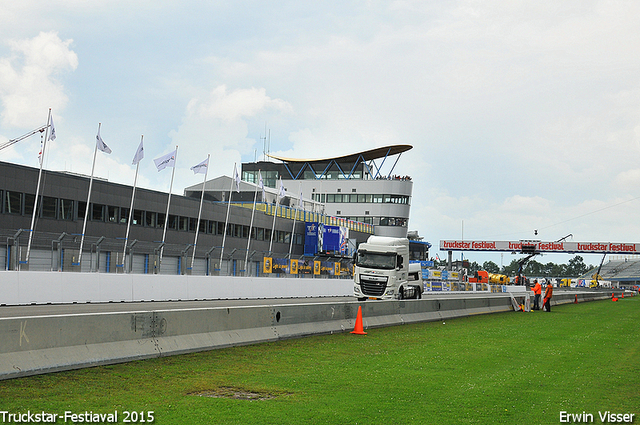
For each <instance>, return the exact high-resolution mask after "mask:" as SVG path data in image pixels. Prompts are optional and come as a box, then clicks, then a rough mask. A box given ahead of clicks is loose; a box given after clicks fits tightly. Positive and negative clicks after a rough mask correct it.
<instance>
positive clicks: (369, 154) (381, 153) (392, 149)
mask: <svg viewBox="0 0 640 425" xmlns="http://www.w3.org/2000/svg"><path fill="white" fill-rule="evenodd" d="M409 149H413V146H411V145H391V146H384V147H381V148H375V149H371V150H368V151H362V152H357V153H352V154H350V155H344V156H336V157H334V158H323V159H294V158H283V157H280V156H275V155H267V156H269V157H270V158H273V159H277V160H279V161H282V162H289V163H304V162H328V161H336V162H355V161H358V159H363V160H365V161H371V160H374V159H378V158H383V157H385V156H389V155H397V154H401V153H402V152H406V151H408V150H409ZM361 157H362V158H361Z"/></svg>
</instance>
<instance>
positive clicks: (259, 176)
mask: <svg viewBox="0 0 640 425" xmlns="http://www.w3.org/2000/svg"><path fill="white" fill-rule="evenodd" d="M258 186H259V187H260V189H261V190H262V202H266V201H267V195H266V193H264V183H263V181H262V174H260V170H258Z"/></svg>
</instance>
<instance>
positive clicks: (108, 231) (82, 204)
mask: <svg viewBox="0 0 640 425" xmlns="http://www.w3.org/2000/svg"><path fill="white" fill-rule="evenodd" d="M38 172H39V170H38V169H37V168H33V167H26V166H21V165H16V164H10V163H5V162H0V237H1V238H2V239H0V240H1V241H2V243H1V244H0V267H1V268H2V269H5V270H18V269H23V270H26V269H28V270H60V271H82V272H89V271H91V272H95V271H100V272H110V273H117V272H133V273H162V274H185V273H191V274H202V275H204V274H223V275H252V276H255V275H259V274H260V273H261V270H262V268H261V266H262V263H263V258H265V257H274V258H275V257H291V258H302V257H303V254H304V233H305V221H313V220H315V221H318V222H327V223H329V222H333V221H335V220H337V219H336V218H335V217H329V216H326V215H320V214H314V215H311V214H312V213H311V212H309V213H308V215H306V216H305V214H304V212H302V213H301V212H300V211H295V210H294V209H292V208H289V207H288V206H287V205H280V206H278V207H277V208H276V206H275V205H273V204H267V203H262V202H260V203H259V204H257V208H256V212H255V214H254V213H253V198H252V195H253V193H251V201H250V202H248V203H247V202H242V200H237V199H235V198H233V199H232V203H231V205H230V206H229V204H228V202H222V201H219V200H217V199H214V198H206V200H205V201H204V203H203V208H202V216H201V219H200V222H199V225H198V211H199V206H200V197H199V195H198V196H189V195H193V193H188V194H187V196H179V195H175V194H173V195H172V196H171V203H170V209H169V215H168V220H167V217H166V209H167V202H168V197H169V194H168V193H165V192H159V191H153V190H148V189H144V188H136V192H135V199H134V206H133V214H132V220H131V228H130V234H129V237H128V239H127V240H126V241H125V236H126V229H127V222H128V218H129V209H130V205H131V197H132V191H133V187H132V186H127V185H121V184H116V183H111V182H108V181H106V180H103V179H96V178H94V181H93V188H92V192H91V202H90V205H89V210H88V211H89V215H88V217H87V226H86V234H85V235H84V239H85V241H84V246H83V254H82V256H81V259H82V261H81V263H80V264H79V265H78V264H77V263H78V259H79V258H80V256H79V249H80V243H81V239H82V237H83V235H82V229H83V224H84V221H85V211H86V201H87V195H88V189H89V180H90V179H89V177H88V176H82V175H76V174H70V173H63V172H55V171H46V170H44V171H43V177H42V184H41V189H40V196H39V199H38V204H37V214H36V221H35V226H34V229H33V232H32V231H31V220H32V213H33V210H34V205H35V194H36V185H37V181H38ZM187 192H188V191H185V193H187ZM228 193H229V189H228V186H227V192H226V194H227V196H228ZM233 193H234V194H235V192H233ZM237 195H241V194H237ZM247 196H248V195H247ZM227 208H230V214H229V220H228V221H227V220H226V216H227ZM252 215H253V223H252ZM274 217H275V219H274ZM165 222H166V224H167V233H166V237H165V239H164V240H163V231H164V227H165ZM225 228H226V236H225ZM196 229H198V240H197V245H196V246H195V247H194V242H195V235H196ZM371 231H372V230H370V229H366V228H363V227H362V226H361V227H359V228H358V227H357V226H353V227H352V230H351V231H350V235H349V237H350V238H351V239H352V240H354V241H363V240H365V239H366V238H367V237H368V235H369V234H370V233H371ZM249 235H251V240H250V246H249V249H248V250H247V244H248V242H249ZM272 235H273V237H272ZM30 239H31V252H30V255H29V261H28V263H27V262H26V251H27V249H28V248H29V242H28V241H29V240H30ZM223 241H224V249H222V247H223ZM125 245H126V247H125ZM194 249H195V258H194V256H193V253H194ZM125 252H126V255H125ZM221 253H222V254H223V255H222V259H221ZM247 254H248V255H247ZM245 259H247V262H246V263H245ZM221 260H222V261H221Z"/></svg>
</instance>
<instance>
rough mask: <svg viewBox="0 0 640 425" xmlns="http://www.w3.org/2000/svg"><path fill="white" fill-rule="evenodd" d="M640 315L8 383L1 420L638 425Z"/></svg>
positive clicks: (380, 337)
mask: <svg viewBox="0 0 640 425" xmlns="http://www.w3.org/2000/svg"><path fill="white" fill-rule="evenodd" d="M639 313H640V297H635V298H625V299H621V300H620V301H619V302H617V303H614V302H611V301H597V302H590V303H583V304H577V305H574V304H567V305H563V306H557V307H554V309H553V312H551V313H543V312H534V313H515V312H509V313H499V314H490V315H482V316H472V317H466V318H460V319H452V320H447V321H446V323H443V322H430V323H421V324H412V325H404V326H397V327H389V328H382V329H369V330H368V335H366V336H358V335H351V334H349V333H344V334H336V335H324V336H316V337H309V338H304V339H297V340H287V341H280V342H276V343H265V344H259V345H254V346H246V347H236V348H230V349H224V350H215V351H210V352H205V353H198V354H191V355H184V356H175V357H166V358H161V359H154V360H146V361H139V362H133V363H128V364H120V365H113V366H105V367H96V368H92V369H85V370H79V371H72V372H63V373H56V374H50V375H43V376H35V377H29V378H22V379H15V380H9V381H0V411H6V412H9V413H14V414H15V413H26V412H27V411H28V410H30V411H31V412H46V413H56V414H59V415H63V414H64V412H65V411H70V412H73V413H84V412H85V411H88V412H93V413H98V414H108V413H113V412H114V411H118V413H119V416H118V422H119V423H124V422H123V420H124V419H125V416H124V415H125V414H126V413H124V412H125V411H127V412H132V411H133V412H137V414H136V416H133V415H130V416H129V419H137V422H140V417H139V416H140V413H142V416H144V417H145V418H147V415H148V414H149V413H148V412H149V411H153V414H152V415H153V417H154V419H155V423H156V424H314V423H318V424H467V423H468V424H557V423H560V412H561V411H565V412H568V413H573V414H582V413H583V412H584V413H590V414H592V415H593V418H594V423H601V422H600V418H599V415H598V412H602V413H604V412H605V411H609V412H613V413H628V414H632V413H633V414H635V415H636V416H635V417H634V423H640V418H639V417H638V416H639V415H640V338H639V336H640V314H639ZM1 422H2V416H0V423H1ZM5 422H6V417H5ZM58 423H63V421H62V420H59V421H58ZM67 423H70V422H67Z"/></svg>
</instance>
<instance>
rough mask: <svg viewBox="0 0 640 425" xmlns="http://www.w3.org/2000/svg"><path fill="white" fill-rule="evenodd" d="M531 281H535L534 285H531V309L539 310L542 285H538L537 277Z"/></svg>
mask: <svg viewBox="0 0 640 425" xmlns="http://www.w3.org/2000/svg"><path fill="white" fill-rule="evenodd" d="M533 282H534V283H535V285H534V286H533V295H534V299H533V309H534V310H540V295H542V286H540V283H539V282H538V279H536V280H534V281H533Z"/></svg>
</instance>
